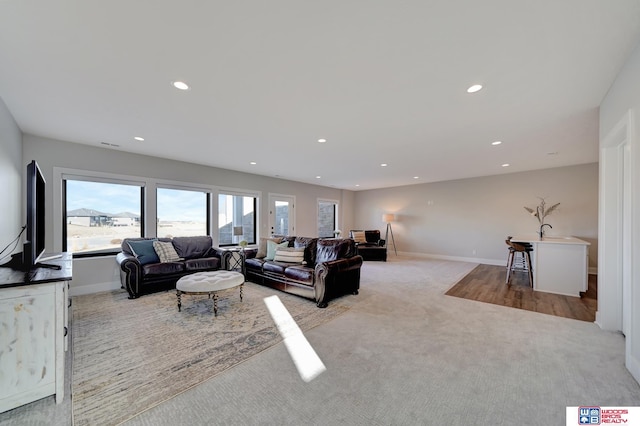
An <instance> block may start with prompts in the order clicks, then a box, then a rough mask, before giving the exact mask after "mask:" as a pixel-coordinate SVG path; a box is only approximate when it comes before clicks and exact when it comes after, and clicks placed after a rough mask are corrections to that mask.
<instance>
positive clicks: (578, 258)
mask: <svg viewBox="0 0 640 426" xmlns="http://www.w3.org/2000/svg"><path fill="white" fill-rule="evenodd" d="M511 241H513V242H528V243H531V245H532V246H533V253H531V257H532V263H533V289H534V290H537V291H544V292H547V293H556V294H563V295H566V296H576V297H580V293H581V292H585V291H587V289H588V286H589V275H588V270H589V245H590V243H589V242H587V241H584V240H580V239H578V238H575V237H543V238H542V239H540V238H537V237H527V236H521V237H513V238H512V240H511Z"/></svg>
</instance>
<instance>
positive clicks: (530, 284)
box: [524, 251, 533, 288]
mask: <svg viewBox="0 0 640 426" xmlns="http://www.w3.org/2000/svg"><path fill="white" fill-rule="evenodd" d="M524 254H525V256H524V257H525V259H526V263H527V271H528V272H529V286H530V287H531V288H533V268H532V267H531V253H530V252H528V251H526V252H524Z"/></svg>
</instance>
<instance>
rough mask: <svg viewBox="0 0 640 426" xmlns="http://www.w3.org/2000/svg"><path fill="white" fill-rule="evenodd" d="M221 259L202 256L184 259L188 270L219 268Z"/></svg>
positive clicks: (185, 267)
mask: <svg viewBox="0 0 640 426" xmlns="http://www.w3.org/2000/svg"><path fill="white" fill-rule="evenodd" d="M219 267H220V259H218V258H217V257H201V258H199V259H188V260H185V261H184V269H185V270H187V271H202V270H204V269H218V268H219Z"/></svg>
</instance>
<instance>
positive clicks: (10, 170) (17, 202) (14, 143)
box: [0, 98, 26, 263]
mask: <svg viewBox="0 0 640 426" xmlns="http://www.w3.org/2000/svg"><path fill="white" fill-rule="evenodd" d="M22 163H23V161H22V133H21V132H20V129H19V128H18V125H17V124H16V122H15V120H14V119H13V116H12V115H11V113H10V112H9V110H8V109H7V106H6V105H5V103H4V101H3V100H2V98H0V187H1V188H2V199H3V201H4V202H3V203H2V214H0V247H2V248H4V247H5V246H6V245H8V244H9V243H10V242H11V241H13V240H14V238H16V237H17V236H18V234H19V233H20V230H21V229H22V226H23V225H24V224H25V219H24V214H23V208H22V205H23V204H24V203H23V197H22V192H23V190H22V188H23V182H22V180H23V175H24V173H26V165H25V164H22ZM23 241H24V236H23V238H22V239H21V240H20V241H18V245H17V247H16V249H12V248H11V247H13V246H10V248H9V249H8V250H7V252H6V253H5V254H7V255H8V254H11V253H13V252H20V251H22V242H23ZM7 260H8V258H5V257H4V256H0V263H5V262H6V261H7Z"/></svg>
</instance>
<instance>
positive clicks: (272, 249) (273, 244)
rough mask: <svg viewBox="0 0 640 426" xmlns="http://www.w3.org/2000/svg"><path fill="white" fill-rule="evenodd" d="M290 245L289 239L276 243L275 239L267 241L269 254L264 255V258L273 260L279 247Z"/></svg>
mask: <svg viewBox="0 0 640 426" xmlns="http://www.w3.org/2000/svg"><path fill="white" fill-rule="evenodd" d="M288 245H289V241H283V242H281V243H279V244H278V243H276V242H274V241H271V240H268V241H267V255H266V256H265V257H264V260H273V259H274V258H275V257H276V250H277V249H278V248H284V247H287V246H288Z"/></svg>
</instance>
